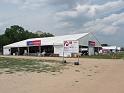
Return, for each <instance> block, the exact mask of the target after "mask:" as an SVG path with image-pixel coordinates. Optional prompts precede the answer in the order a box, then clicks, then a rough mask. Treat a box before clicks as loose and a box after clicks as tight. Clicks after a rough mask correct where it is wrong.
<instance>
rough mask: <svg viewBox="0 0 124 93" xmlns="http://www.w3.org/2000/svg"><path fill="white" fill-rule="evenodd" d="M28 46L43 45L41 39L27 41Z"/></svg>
mask: <svg viewBox="0 0 124 93" xmlns="http://www.w3.org/2000/svg"><path fill="white" fill-rule="evenodd" d="M27 46H41V40H34V41H27Z"/></svg>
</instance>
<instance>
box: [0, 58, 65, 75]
mask: <svg viewBox="0 0 124 93" xmlns="http://www.w3.org/2000/svg"><path fill="white" fill-rule="evenodd" d="M61 69H63V64H60V63H57V62H56V63H55V62H53V63H52V62H43V61H38V60H28V59H14V58H5V57H0V71H1V73H0V74H3V73H6V74H12V73H16V72H37V73H41V72H60V70H61Z"/></svg>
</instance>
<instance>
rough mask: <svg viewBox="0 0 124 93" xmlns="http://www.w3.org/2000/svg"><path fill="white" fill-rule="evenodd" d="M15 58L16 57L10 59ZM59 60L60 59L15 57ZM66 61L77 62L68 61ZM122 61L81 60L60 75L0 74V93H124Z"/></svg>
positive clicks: (72, 59)
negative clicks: (78, 63) (77, 64)
mask: <svg viewBox="0 0 124 93" xmlns="http://www.w3.org/2000/svg"><path fill="white" fill-rule="evenodd" d="M9 57H12V58H13V57H15V56H9ZM15 58H25V59H39V60H40V59H47V60H48V59H49V60H58V61H60V60H62V58H48V57H45V58H41V57H22V56H20V57H18V56H16V57H15ZM66 60H67V61H68V62H74V61H76V60H77V59H75V58H71V59H69V58H67V59H66ZM123 86H124V60H122V59H87V58H81V59H80V65H79V66H75V65H73V64H68V65H67V66H66V69H64V70H62V71H61V72H51V73H16V74H1V75H0V93H124V88H123Z"/></svg>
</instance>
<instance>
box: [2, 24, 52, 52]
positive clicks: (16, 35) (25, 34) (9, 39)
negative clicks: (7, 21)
mask: <svg viewBox="0 0 124 93" xmlns="http://www.w3.org/2000/svg"><path fill="white" fill-rule="evenodd" d="M53 36H54V35H53V34H51V33H46V32H42V34H36V33H32V32H29V31H28V30H25V29H24V28H23V27H21V26H18V25H13V26H11V27H10V28H6V30H5V33H4V34H2V35H0V52H2V50H3V46H5V45H8V44H11V43H15V42H18V41H22V40H25V39H29V38H41V37H42V38H43V37H53Z"/></svg>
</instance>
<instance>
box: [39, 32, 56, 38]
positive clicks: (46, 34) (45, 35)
mask: <svg viewBox="0 0 124 93" xmlns="http://www.w3.org/2000/svg"><path fill="white" fill-rule="evenodd" d="M53 36H54V35H53V34H51V33H46V32H44V33H43V34H40V37H53Z"/></svg>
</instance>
